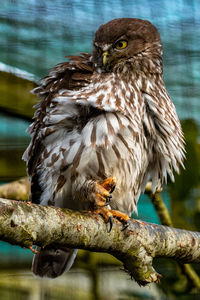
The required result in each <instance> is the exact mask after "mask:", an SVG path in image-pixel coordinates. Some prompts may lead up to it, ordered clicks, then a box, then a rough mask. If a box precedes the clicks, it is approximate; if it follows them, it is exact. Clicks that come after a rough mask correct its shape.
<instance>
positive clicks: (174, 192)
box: [155, 119, 200, 300]
mask: <svg viewBox="0 0 200 300" xmlns="http://www.w3.org/2000/svg"><path fill="white" fill-rule="evenodd" d="M182 128H183V132H184V136H185V142H186V144H185V149H186V159H185V161H184V165H185V169H183V168H181V172H180V174H175V182H174V183H172V182H170V183H168V185H167V191H168V193H169V196H170V206H171V208H170V213H171V217H172V221H173V224H174V227H176V228H183V229H187V230H193V231H200V145H199V143H198V136H199V132H198V126H197V124H196V123H195V121H194V120H192V119H188V120H184V121H182ZM155 266H156V268H157V270H158V271H159V272H161V274H165V275H164V276H163V278H162V280H161V284H160V287H161V289H162V290H163V291H164V292H165V294H166V295H167V296H168V297H170V299H176V298H177V297H178V299H182V300H186V299H197V298H196V296H197V295H198V294H199V291H198V290H197V289H196V288H195V287H194V286H193V285H192V284H191V282H190V281H188V280H187V278H186V276H185V275H184V274H183V270H181V269H180V267H179V266H178V264H177V263H176V262H175V261H172V260H169V259H167V260H166V259H157V260H156V262H155ZM193 268H194V269H195V271H196V272H197V274H198V275H199V276H200V267H199V265H193Z"/></svg>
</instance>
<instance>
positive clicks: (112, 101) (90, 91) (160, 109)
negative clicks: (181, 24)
mask: <svg viewBox="0 0 200 300" xmlns="http://www.w3.org/2000/svg"><path fill="white" fill-rule="evenodd" d="M162 54H163V47H162V43H161V39H160V35H159V32H158V30H157V28H156V27H155V26H154V25H153V24H152V23H151V22H149V21H147V20H142V19H137V18H118V19H114V20H111V21H109V22H107V23H105V24H102V25H101V26H100V27H99V28H98V30H97V31H96V33H95V36H94V40H93V50H92V52H91V54H90V53H82V52H80V53H79V54H78V55H71V56H68V61H65V62H63V63H59V64H58V65H56V66H55V67H54V68H53V69H51V70H50V71H49V74H48V75H47V76H46V77H44V78H43V79H41V80H40V82H39V84H38V86H37V87H36V88H35V89H34V90H33V93H34V94H36V95H37V96H38V97H40V99H41V100H40V102H39V103H38V104H37V105H36V111H35V114H34V118H33V123H32V124H31V125H30V127H29V128H28V132H29V134H30V135H31V141H30V144H29V146H28V148H27V149H26V151H25V153H24V155H23V159H24V160H25V161H26V164H27V172H28V175H29V179H30V185H31V192H30V201H31V202H33V203H36V204H41V205H45V206H47V205H50V206H56V207H62V208H68V209H72V210H79V211H81V210H87V211H92V212H95V213H98V214H100V215H101V216H102V217H103V218H104V220H105V223H106V224H107V225H108V231H110V230H111V228H112V224H113V219H118V221H119V222H121V226H122V230H125V229H126V228H127V226H128V225H129V219H130V216H131V214H132V212H136V213H137V203H138V199H139V196H140V195H141V193H143V192H144V190H145V186H146V184H147V182H148V181H151V182H152V190H153V192H155V191H156V190H157V189H159V188H160V187H161V186H162V184H163V183H166V182H167V178H168V177H169V178H170V179H171V180H172V181H173V180H174V175H173V174H174V171H175V172H178V173H179V171H180V167H181V166H183V161H184V158H185V150H184V136H183V132H182V129H181V124H180V121H179V118H178V116H177V113H176V109H175V106H174V104H173V102H172V100H171V98H170V96H169V94H168V92H167V90H166V87H165V84H164V81H163V66H162ZM116 222H117V221H116ZM37 250H38V252H37V253H36V254H35V255H34V258H33V264H32V270H33V273H34V274H35V275H37V276H41V277H49V278H55V277H57V276H60V275H62V274H63V273H64V272H65V271H67V270H69V269H70V267H71V266H72V264H73V262H74V259H75V257H76V254H77V249H70V248H67V247H62V248H44V249H41V248H40V247H37Z"/></svg>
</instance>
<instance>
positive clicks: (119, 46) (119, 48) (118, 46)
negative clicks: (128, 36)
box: [115, 41, 128, 50]
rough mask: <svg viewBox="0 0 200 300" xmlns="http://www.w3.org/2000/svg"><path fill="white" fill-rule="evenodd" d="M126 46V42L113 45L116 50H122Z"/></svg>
mask: <svg viewBox="0 0 200 300" xmlns="http://www.w3.org/2000/svg"><path fill="white" fill-rule="evenodd" d="M127 46H128V43H127V41H119V42H117V43H116V44H115V48H117V49H118V50H121V49H124V48H126V47H127Z"/></svg>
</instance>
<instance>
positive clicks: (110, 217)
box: [107, 216, 113, 233]
mask: <svg viewBox="0 0 200 300" xmlns="http://www.w3.org/2000/svg"><path fill="white" fill-rule="evenodd" d="M108 223H109V226H110V228H109V229H108V227H107V232H108V233H109V232H111V230H112V227H113V218H112V216H109V218H108Z"/></svg>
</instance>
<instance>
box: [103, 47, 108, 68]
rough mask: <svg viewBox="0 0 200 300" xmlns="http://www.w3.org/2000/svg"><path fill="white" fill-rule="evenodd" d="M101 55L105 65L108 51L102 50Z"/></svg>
mask: <svg viewBox="0 0 200 300" xmlns="http://www.w3.org/2000/svg"><path fill="white" fill-rule="evenodd" d="M102 57H103V66H105V65H106V64H107V61H108V51H107V50H106V51H104V52H103V54H102Z"/></svg>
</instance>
